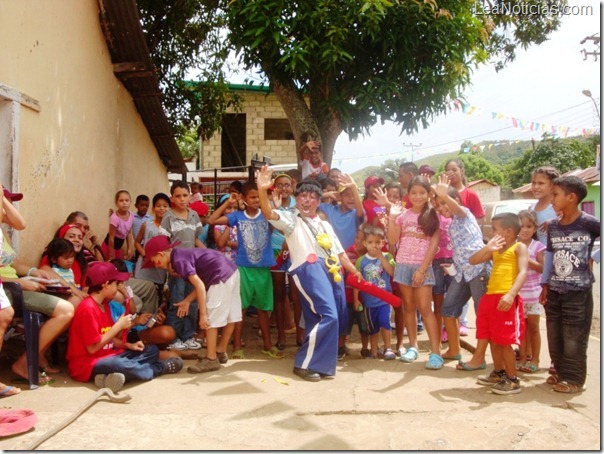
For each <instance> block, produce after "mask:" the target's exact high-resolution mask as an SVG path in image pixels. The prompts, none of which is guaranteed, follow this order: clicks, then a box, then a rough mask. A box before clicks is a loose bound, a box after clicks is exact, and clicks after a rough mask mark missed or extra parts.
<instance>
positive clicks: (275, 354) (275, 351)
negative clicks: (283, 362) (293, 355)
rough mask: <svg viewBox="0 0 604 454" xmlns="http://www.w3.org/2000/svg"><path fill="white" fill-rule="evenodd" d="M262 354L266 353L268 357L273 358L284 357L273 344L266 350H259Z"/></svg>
mask: <svg viewBox="0 0 604 454" xmlns="http://www.w3.org/2000/svg"><path fill="white" fill-rule="evenodd" d="M261 353H262V354H263V355H266V356H268V357H270V358H273V359H283V358H285V355H284V354H283V352H280V351H279V349H278V348H277V347H275V346H274V345H273V346H272V347H271V348H269V349H268V350H262V352H261Z"/></svg>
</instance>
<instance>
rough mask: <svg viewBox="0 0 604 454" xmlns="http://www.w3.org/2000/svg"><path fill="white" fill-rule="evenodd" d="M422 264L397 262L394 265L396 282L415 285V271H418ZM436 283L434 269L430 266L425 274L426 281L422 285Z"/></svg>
mask: <svg viewBox="0 0 604 454" xmlns="http://www.w3.org/2000/svg"><path fill="white" fill-rule="evenodd" d="M419 267H420V265H407V264H405V263H397V264H396V266H395V267H394V282H397V283H399V284H403V285H409V286H413V273H415V272H416V271H417V269H418V268H419ZM424 285H434V271H432V267H431V266H429V267H428V269H427V270H426V274H425V275H424V282H423V284H422V285H421V286H420V287H422V286H424Z"/></svg>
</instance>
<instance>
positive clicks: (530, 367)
mask: <svg viewBox="0 0 604 454" xmlns="http://www.w3.org/2000/svg"><path fill="white" fill-rule="evenodd" d="M517 369H518V370H519V371H520V372H524V373H526V374H534V373H535V372H539V366H538V365H537V364H534V363H531V362H530V361H529V362H527V363H526V364H524V365H523V366H520V367H518V368H517Z"/></svg>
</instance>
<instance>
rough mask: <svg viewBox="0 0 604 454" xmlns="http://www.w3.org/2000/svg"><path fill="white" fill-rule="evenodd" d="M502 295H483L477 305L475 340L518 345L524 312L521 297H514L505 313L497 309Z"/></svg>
mask: <svg viewBox="0 0 604 454" xmlns="http://www.w3.org/2000/svg"><path fill="white" fill-rule="evenodd" d="M502 296H503V295H502V294H492V295H488V294H485V295H483V297H482V298H481V299H480V304H479V305H478V315H477V316H476V339H488V340H489V341H491V342H494V343H496V344H500V345H513V344H514V345H520V343H521V342H522V339H523V338H524V329H525V321H524V311H523V303H522V297H521V296H520V295H518V296H516V299H515V300H514V303H513V304H512V307H511V308H510V309H509V310H507V311H501V310H499V309H497V304H499V300H500V299H501V297H502Z"/></svg>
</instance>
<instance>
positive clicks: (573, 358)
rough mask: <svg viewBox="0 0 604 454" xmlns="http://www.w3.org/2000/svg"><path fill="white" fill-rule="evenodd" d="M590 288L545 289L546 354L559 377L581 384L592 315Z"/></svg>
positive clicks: (584, 371) (585, 363) (585, 374)
mask: <svg viewBox="0 0 604 454" xmlns="http://www.w3.org/2000/svg"><path fill="white" fill-rule="evenodd" d="M593 307H594V301H593V295H592V290H591V288H590V289H589V290H583V291H578V292H568V293H558V292H555V291H553V290H551V289H549V290H548V292H547V304H546V305H545V316H546V326H547V343H548V347H549V356H550V358H551V360H552V362H553V363H554V367H555V368H556V372H558V374H559V375H560V379H561V380H565V381H567V382H569V383H574V384H576V385H580V386H582V385H584V384H585V378H586V376H587V342H588V340H589V331H590V329H591V317H592V314H593Z"/></svg>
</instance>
